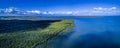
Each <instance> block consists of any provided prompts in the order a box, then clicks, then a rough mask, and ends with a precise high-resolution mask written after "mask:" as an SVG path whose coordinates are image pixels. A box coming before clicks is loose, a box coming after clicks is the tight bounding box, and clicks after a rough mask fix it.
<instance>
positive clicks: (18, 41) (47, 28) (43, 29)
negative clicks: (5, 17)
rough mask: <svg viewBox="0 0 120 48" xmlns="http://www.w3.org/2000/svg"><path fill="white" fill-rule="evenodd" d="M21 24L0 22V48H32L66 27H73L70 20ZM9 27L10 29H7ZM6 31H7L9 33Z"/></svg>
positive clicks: (17, 22)
mask: <svg viewBox="0 0 120 48" xmlns="http://www.w3.org/2000/svg"><path fill="white" fill-rule="evenodd" d="M7 22H8V23H7ZM15 22H16V23H15ZM23 22H24V21H23ZM23 22H22V23H21V21H20V22H19V21H3V22H2V20H1V21H0V26H1V27H0V29H1V30H0V32H1V33H0V48H34V47H35V46H36V45H38V44H42V43H44V42H46V41H47V40H48V39H50V38H52V37H54V36H55V35H57V34H58V33H59V32H61V31H63V30H64V29H65V28H66V27H69V28H71V27H72V25H73V24H72V23H73V21H71V20H62V21H57V22H56V21H55V22H54V23H51V22H53V21H47V22H46V21H40V22H39V21H27V22H24V23H25V24H23ZM31 22H35V23H31ZM36 22H39V23H36ZM9 23H11V25H9ZM41 23H42V24H41ZM46 23H47V24H46ZM18 24H19V25H18ZM30 24H31V25H30ZM2 25H3V26H2ZM39 25H40V26H39ZM10 27H11V28H12V29H9V28H10ZM6 30H9V31H10V33H8V32H9V31H6ZM21 30H25V31H21ZM12 31H13V32H12ZM3 32H7V33H3Z"/></svg>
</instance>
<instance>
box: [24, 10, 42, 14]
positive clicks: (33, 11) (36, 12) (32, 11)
mask: <svg viewBox="0 0 120 48" xmlns="http://www.w3.org/2000/svg"><path fill="white" fill-rule="evenodd" d="M26 12H27V13H33V14H40V13H41V12H40V11H39V10H31V11H26Z"/></svg>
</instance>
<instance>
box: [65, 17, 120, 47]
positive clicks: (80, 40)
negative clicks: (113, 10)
mask: <svg viewBox="0 0 120 48" xmlns="http://www.w3.org/2000/svg"><path fill="white" fill-rule="evenodd" d="M74 24H75V28H74V32H73V34H72V35H71V36H70V37H69V38H68V40H67V43H68V44H69V46H68V48H120V16H105V17H99V18H76V19H74Z"/></svg>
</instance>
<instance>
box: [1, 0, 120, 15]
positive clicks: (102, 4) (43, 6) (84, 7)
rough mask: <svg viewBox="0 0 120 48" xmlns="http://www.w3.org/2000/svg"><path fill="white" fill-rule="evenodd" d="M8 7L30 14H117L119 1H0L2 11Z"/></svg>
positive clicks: (119, 6)
mask: <svg viewBox="0 0 120 48" xmlns="http://www.w3.org/2000/svg"><path fill="white" fill-rule="evenodd" d="M9 7H15V8H19V9H24V10H32V11H31V12H35V11H36V10H39V11H42V12H45V11H51V12H52V13H53V12H54V13H56V12H57V13H59V12H60V13H61V12H63V13H64V12H69V13H70V12H76V11H77V12H79V11H81V12H80V13H83V12H88V11H91V12H94V11H93V10H98V11H97V12H99V10H102V11H106V10H107V11H108V10H109V11H111V9H113V10H114V12H115V10H117V11H116V12H119V11H118V10H120V0H0V8H2V9H4V8H9ZM33 10H34V11H33ZM107 11H106V12H107ZM69 13H68V14H69ZM74 14H75V13H74ZM76 14H77V13H76ZM84 14H85V13H84ZM91 14H92V13H91ZM98 14H99V13H98ZM115 14H118V13H115ZM89 15H90V14H89Z"/></svg>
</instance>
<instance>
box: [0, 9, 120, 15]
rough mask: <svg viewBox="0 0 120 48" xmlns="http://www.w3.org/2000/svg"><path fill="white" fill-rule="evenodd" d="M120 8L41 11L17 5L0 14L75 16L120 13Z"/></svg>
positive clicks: (1, 10)
mask: <svg viewBox="0 0 120 48" xmlns="http://www.w3.org/2000/svg"><path fill="white" fill-rule="evenodd" d="M119 13H120V10H119V9H118V8H117V7H110V8H104V7H95V8H92V10H85V11H84V10H82V11H81V10H77V11H40V10H22V9H18V8H15V7H9V8H5V9H0V15H21V16H26V15H28V16H29V15H33V16H36V15H37V16H41V15H53V16H56V15H59V16H60V15H66V16H67V15H74V16H102V15H120V14H119Z"/></svg>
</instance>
